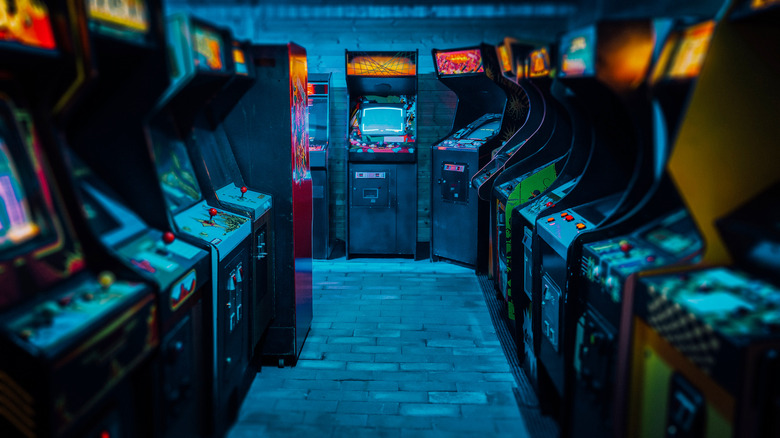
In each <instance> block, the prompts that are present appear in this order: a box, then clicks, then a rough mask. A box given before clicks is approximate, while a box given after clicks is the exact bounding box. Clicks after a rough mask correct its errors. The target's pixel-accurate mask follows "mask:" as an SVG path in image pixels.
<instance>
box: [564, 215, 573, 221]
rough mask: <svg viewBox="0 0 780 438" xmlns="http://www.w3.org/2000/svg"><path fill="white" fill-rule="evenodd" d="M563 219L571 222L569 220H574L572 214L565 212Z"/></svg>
mask: <svg viewBox="0 0 780 438" xmlns="http://www.w3.org/2000/svg"><path fill="white" fill-rule="evenodd" d="M565 219H566V222H571V221H573V220H574V216H572V215H570V214H567V215H566V217H565Z"/></svg>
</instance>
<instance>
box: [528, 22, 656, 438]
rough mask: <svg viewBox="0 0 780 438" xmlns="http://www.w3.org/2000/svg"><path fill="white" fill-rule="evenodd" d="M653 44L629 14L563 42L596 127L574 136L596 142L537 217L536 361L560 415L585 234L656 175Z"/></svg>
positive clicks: (567, 64)
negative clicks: (650, 79)
mask: <svg viewBox="0 0 780 438" xmlns="http://www.w3.org/2000/svg"><path fill="white" fill-rule="evenodd" d="M653 42H654V38H653V26H652V23H651V21H650V20H630V21H611V22H599V23H597V24H595V25H592V26H589V27H587V28H584V29H578V30H575V31H571V32H569V33H567V34H565V35H564V36H563V37H562V38H561V42H560V45H559V48H560V49H559V55H558V56H559V59H560V64H559V65H560V66H561V69H560V71H559V74H558V79H559V80H560V81H561V82H562V83H564V84H565V85H567V86H568V87H569V88H570V89H571V90H572V91H573V92H574V93H575V94H576V96H577V98H579V99H582V100H583V104H584V105H587V108H588V113H587V114H586V116H590V120H589V122H590V123H591V126H592V129H593V131H592V135H590V136H589V137H586V138H578V139H575V141H585V142H592V144H591V146H590V148H589V149H590V157H589V161H588V164H587V166H586V167H585V169H584V171H583V172H582V174H581V175H580V177H579V180H578V182H577V183H576V185H574V187H572V188H571V189H570V190H569V192H568V194H566V196H564V197H563V198H561V199H560V200H558V201H556V202H555V206H554V207H550V208H548V209H547V210H546V211H545V213H544V215H543V216H538V217H537V223H536V228H535V230H534V231H535V233H536V235H535V236H534V237H533V239H535V240H537V241H538V246H537V242H535V243H534V246H535V247H537V248H538V251H537V250H536V249H534V253H536V254H535V256H536V257H538V259H536V260H535V262H538V264H536V263H535V265H534V268H533V277H534V278H533V285H532V286H533V293H532V305H533V308H532V310H533V317H532V323H534V324H536V328H538V329H539V331H536V332H535V333H534V335H535V336H534V337H535V338H536V337H537V334H538V336H539V338H540V339H539V343H538V346H539V348H538V350H537V359H538V365H539V366H540V367H543V368H544V370H545V372H546V373H547V375H548V376H549V377H550V379H551V381H552V384H553V387H554V388H555V390H554V391H545V392H544V393H540V397H541V398H542V400H541V401H542V403H543V404H545V405H547V406H548V408H549V409H550V410H551V411H553V412H554V411H558V414H563V413H564V412H562V411H561V409H562V408H565V403H566V399H567V398H568V394H569V391H570V387H569V385H571V381H570V378H569V376H568V374H567V371H568V367H570V366H571V365H572V361H573V357H572V348H571V346H572V345H573V344H574V336H575V334H576V330H575V326H576V322H575V321H573V320H572V318H573V315H574V306H575V304H574V303H575V302H576V301H577V294H578V292H579V291H577V290H576V289H573V288H572V287H571V282H570V280H571V278H572V276H573V275H574V271H575V270H576V269H575V268H574V267H575V265H574V263H576V262H577V261H579V260H580V257H579V255H580V253H581V249H582V246H581V239H582V236H583V235H584V234H586V233H589V232H590V231H591V230H594V229H596V228H597V227H599V226H603V225H605V224H608V223H611V222H612V221H614V220H616V219H617V218H619V217H621V216H622V215H623V214H625V213H626V212H627V211H628V210H630V209H631V208H633V206H635V205H636V203H637V202H638V201H639V199H637V198H639V197H640V196H641V195H644V194H645V193H646V192H647V187H648V186H649V184H650V182H651V180H652V179H651V176H650V173H651V171H652V166H650V165H649V163H648V159H647V158H648V156H649V155H650V148H649V144H650V143H651V141H650V140H649V139H648V137H650V136H651V134H650V132H649V131H650V129H649V127H648V126H646V125H649V123H650V120H651V118H650V108H651V106H650V104H649V102H647V99H646V93H645V87H644V86H643V84H644V79H645V77H646V75H647V71H648V67H649V65H650V61H651V55H652V52H653V48H654V47H653ZM629 55H630V56H629ZM574 147H576V148H578V149H579V148H580V146H574ZM582 149H584V150H587V149H588V148H587V147H585V148H582ZM537 316H538V318H537ZM556 396H557V397H560V398H561V399H562V400H563V404H561V402H560V401H556V400H555V399H556ZM565 425H566V424H565V423H564V424H563V426H565Z"/></svg>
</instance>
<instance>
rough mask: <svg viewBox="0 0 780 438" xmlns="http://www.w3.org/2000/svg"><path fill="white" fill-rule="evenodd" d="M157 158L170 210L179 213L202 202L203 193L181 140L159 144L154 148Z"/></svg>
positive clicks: (158, 170)
mask: <svg viewBox="0 0 780 438" xmlns="http://www.w3.org/2000/svg"><path fill="white" fill-rule="evenodd" d="M154 154H155V157H156V158H157V176H158V177H159V178H160V185H161V186H162V189H163V192H164V193H165V199H166V200H167V201H168V208H170V210H171V211H177V210H179V209H180V208H181V207H187V206H190V205H192V204H194V203H195V202H196V201H198V200H200V198H201V197H202V196H201V193H200V187H199V186H198V180H197V179H195V172H194V171H193V170H192V169H193V168H192V163H191V162H190V157H189V155H187V149H186V147H185V146H184V143H183V142H182V141H180V140H175V141H171V142H170V143H167V144H165V142H158V143H157V144H156V145H155V147H154Z"/></svg>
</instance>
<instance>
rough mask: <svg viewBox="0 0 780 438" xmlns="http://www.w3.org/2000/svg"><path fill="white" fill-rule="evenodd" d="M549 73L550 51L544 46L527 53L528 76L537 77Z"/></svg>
mask: <svg viewBox="0 0 780 438" xmlns="http://www.w3.org/2000/svg"><path fill="white" fill-rule="evenodd" d="M549 74H550V53H549V52H548V51H547V49H546V48H541V49H539V50H534V51H533V52H531V54H530V55H528V76H530V77H532V78H533V77H539V76H548V75H549Z"/></svg>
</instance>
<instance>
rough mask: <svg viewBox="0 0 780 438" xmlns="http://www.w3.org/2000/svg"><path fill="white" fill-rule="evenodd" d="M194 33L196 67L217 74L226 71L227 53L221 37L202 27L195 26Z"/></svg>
mask: <svg viewBox="0 0 780 438" xmlns="http://www.w3.org/2000/svg"><path fill="white" fill-rule="evenodd" d="M192 33H193V35H194V38H195V44H194V49H195V67H198V68H200V69H202V70H210V71H216V72H218V71H222V70H224V69H225V53H224V50H223V47H222V38H221V37H220V35H219V34H218V33H217V32H214V31H213V30H209V29H204V28H202V27H200V26H193V30H192Z"/></svg>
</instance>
